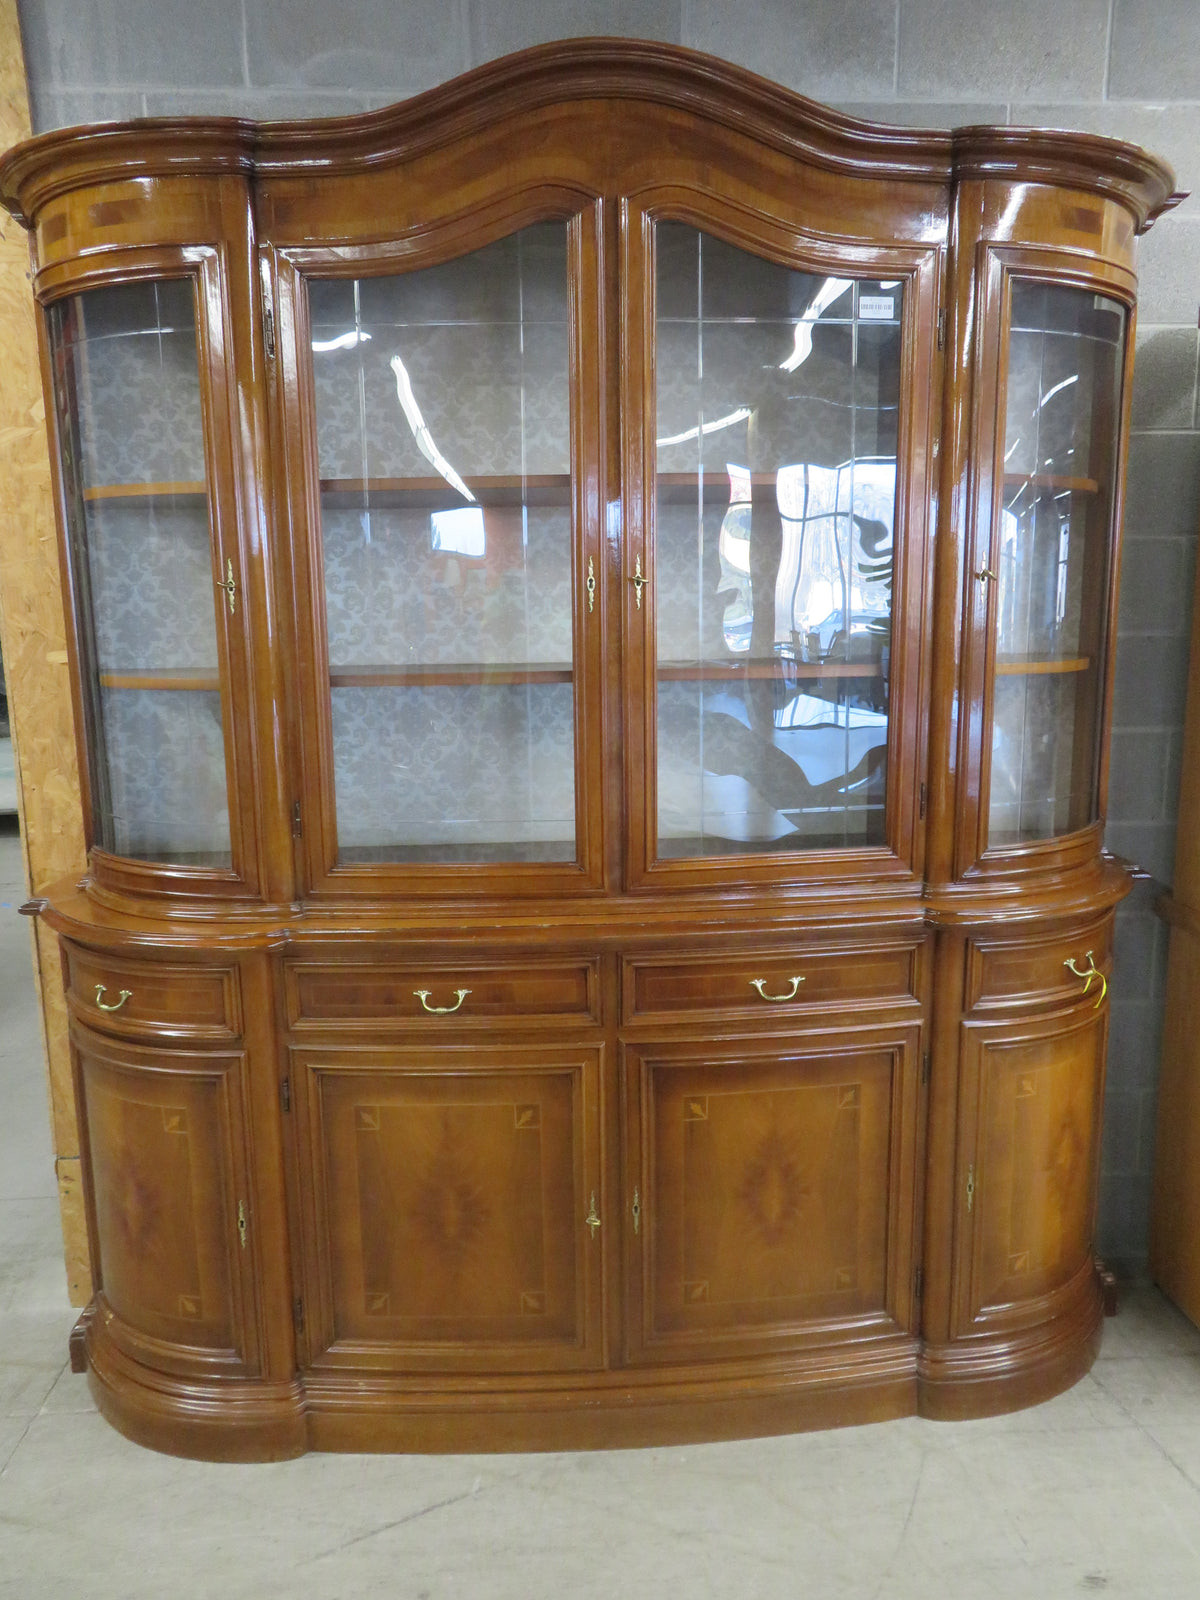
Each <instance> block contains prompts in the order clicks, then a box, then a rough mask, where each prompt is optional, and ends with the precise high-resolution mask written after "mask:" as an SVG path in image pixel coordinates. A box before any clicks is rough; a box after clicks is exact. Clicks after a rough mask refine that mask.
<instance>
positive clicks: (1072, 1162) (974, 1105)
mask: <svg viewBox="0 0 1200 1600" xmlns="http://www.w3.org/2000/svg"><path fill="white" fill-rule="evenodd" d="M1107 1034H1108V1009H1107V1006H1100V1007H1094V1006H1092V1005H1091V1004H1086V1005H1084V1006H1081V1007H1077V1008H1076V1009H1074V1010H1073V1011H1071V1012H1066V1013H1059V1014H1057V1015H1055V1016H1050V1017H1044V1018H1032V1019H1028V1020H1022V1021H1021V1022H1018V1023H1011V1024H1007V1025H1004V1024H999V1023H989V1024H975V1023H966V1024H964V1027H963V1057H962V1071H963V1083H964V1122H963V1138H962V1152H963V1154H962V1159H961V1162H960V1171H959V1175H958V1183H959V1205H960V1213H959V1214H960V1237H961V1247H960V1255H959V1284H960V1297H959V1308H960V1309H959V1316H960V1321H961V1328H960V1331H966V1329H967V1328H969V1327H971V1326H977V1325H980V1324H983V1325H989V1324H992V1323H994V1322H995V1321H996V1320H997V1319H999V1320H1001V1321H1004V1320H1005V1319H1006V1317H1011V1316H1014V1315H1015V1316H1017V1317H1018V1318H1019V1317H1021V1316H1022V1315H1024V1316H1025V1317H1026V1318H1028V1316H1029V1309H1028V1308H1029V1306H1030V1304H1031V1303H1032V1302H1034V1301H1036V1300H1037V1299H1038V1298H1039V1297H1041V1296H1046V1295H1050V1294H1053V1293H1054V1292H1055V1291H1056V1290H1060V1289H1063V1288H1065V1287H1066V1285H1067V1284H1068V1283H1069V1282H1070V1281H1071V1279H1072V1278H1074V1277H1075V1275H1076V1274H1077V1273H1078V1272H1080V1271H1081V1270H1084V1269H1086V1268H1087V1267H1088V1265H1089V1263H1090V1260H1091V1250H1092V1227H1093V1216H1094V1202H1095V1187H1096V1156H1097V1151H1098V1149H1099V1123H1100V1113H1101V1108H1102V1100H1103V1071H1104V1056H1105V1043H1106V1039H1107Z"/></svg>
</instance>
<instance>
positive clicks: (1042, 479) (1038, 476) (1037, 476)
mask: <svg viewBox="0 0 1200 1600" xmlns="http://www.w3.org/2000/svg"><path fill="white" fill-rule="evenodd" d="M1022 484H1028V485H1029V486H1030V487H1031V488H1034V489H1042V490H1046V491H1048V492H1049V493H1052V494H1099V493H1100V485H1099V484H1098V483H1097V482H1096V480H1095V478H1071V477H1068V476H1066V474H1064V473H1057V472H1006V473H1005V474H1004V487H1005V488H1006V489H1007V488H1009V487H1010V486H1011V487H1014V488H1015V487H1019V486H1020V485H1022ZM1010 499H1011V496H1008V495H1006V496H1005V504H1008V503H1009V500H1010Z"/></svg>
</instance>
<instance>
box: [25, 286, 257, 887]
mask: <svg viewBox="0 0 1200 1600" xmlns="http://www.w3.org/2000/svg"><path fill="white" fill-rule="evenodd" d="M49 330H50V348H51V359H52V363H53V369H54V391H55V400H56V404H57V409H58V419H57V421H58V438H59V450H60V454H61V463H62V477H63V487H64V496H65V502H66V513H67V524H68V527H67V532H68V539H69V543H70V549H71V566H72V579H73V585H74V601H75V610H76V616H77V619H78V627H79V655H80V665H81V669H82V676H83V692H84V699H85V704H86V710H87V718H86V723H87V736H88V743H89V747H90V748H89V753H90V778H91V790H92V817H93V828H94V832H95V838H94V840H93V842H94V843H95V844H97V845H99V846H100V847H101V848H103V849H105V850H110V851H112V852H113V853H114V854H116V855H121V856H129V857H132V858H135V859H137V860H142V861H162V862H171V863H174V864H176V865H186V866H207V867H226V868H227V867H229V866H230V865H231V852H230V832H229V797H228V790H227V785H226V773H225V734H224V725H223V720H222V702H221V690H220V673H219V668H218V656H217V627H216V611H215V607H216V605H217V604H218V596H217V591H216V588H215V583H214V574H213V564H212V552H211V538H210V529H209V505H208V483H207V472H206V469H205V460H204V429H203V419H202V408H201V398H200V367H199V359H198V351H197V343H196V311H195V301H194V296H193V290H192V282H191V280H190V279H186V278H182V279H167V280H162V281H157V282H146V283H135V284H125V285H120V286H114V287H111V288H101V289H88V290H86V291H85V292H84V293H82V294H76V295H72V296H70V297H69V298H67V299H64V300H60V301H57V302H55V304H53V305H52V306H51V307H50V309H49ZM220 603H225V601H224V599H223V598H222V599H221V600H220Z"/></svg>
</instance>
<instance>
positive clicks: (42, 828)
mask: <svg viewBox="0 0 1200 1600" xmlns="http://www.w3.org/2000/svg"><path fill="white" fill-rule="evenodd" d="M29 132H30V126H29V103H28V98H27V95H26V89H25V66H24V58H23V56H22V53H21V36H20V30H19V28H18V26H17V7H16V0H0V146H3V147H4V148H6V149H7V147H8V146H9V145H11V144H15V143H16V142H17V140H19V139H24V138H27V137H28V136H29ZM29 273H30V266H29V246H28V240H27V236H26V233H25V230H24V229H23V228H21V227H20V226H18V224H17V223H15V222H13V221H12V219H11V218H9V217H7V216H2V215H0V373H3V382H2V383H0V461H2V462H3V470H2V471H0V653H2V654H3V657H4V676H5V682H6V687H7V690H8V702H9V715H10V720H11V722H12V731H13V745H14V749H15V753H16V762H17V800H18V806H19V809H20V814H21V835H22V838H23V840H24V843H25V870H26V876H27V879H28V882H29V886H30V888H31V890H32V891H33V892H34V893H35V894H36V893H38V892H40V891H41V890H42V889H44V888H45V887H46V886H47V885H48V884H50V883H52V882H53V881H54V880H55V879H56V878H61V877H63V876H64V875H65V874H66V873H69V872H79V871H81V870H82V869H83V866H84V860H85V852H84V840H83V827H82V819H81V809H80V802H79V771H78V767H77V765H76V759H75V739H74V734H73V732H72V726H71V691H70V682H69V678H68V672H67V648H66V636H65V624H64V621H63V603H62V590H61V587H60V582H59V569H58V551H57V541H56V534H55V525H54V503H53V497H52V492H51V487H50V462H49V457H48V454H47V445H46V425H45V412H44V409H43V403H42V387H41V376H40V372H39V368H38V350H37V332H36V324H35V321H34V306H33V300H32V297H31V295H30V292H29ZM53 943H54V941H53V940H52V939H51V938H49V937H47V936H46V935H44V934H41V935H35V937H34V941H33V948H34V973H35V981H36V982H37V986H38V994H39V1000H40V1003H41V1005H42V1011H43V1022H44V1038H45V1043H46V1050H47V1065H48V1082H49V1087H50V1102H51V1116H52V1120H53V1125H54V1135H55V1148H56V1150H57V1152H58V1154H59V1156H60V1157H64V1158H66V1163H60V1166H61V1165H63V1164H68V1165H69V1164H70V1163H71V1162H72V1161H73V1159H74V1158H75V1157H77V1155H78V1135H77V1131H76V1126H75V1114H74V1105H73V1101H72V1097H71V1088H70V1061H69V1057H68V1053H67V1043H66V1006H65V1001H64V998H63V992H62V974H61V969H60V967H59V963H58V960H57V957H56V955H55V953H54V950H53ZM72 1172H73V1177H72V1180H71V1183H70V1184H69V1185H67V1186H65V1187H64V1184H63V1181H62V1178H61V1174H60V1184H59V1194H60V1199H61V1203H62V1219H63V1237H64V1244H65V1248H66V1258H67V1272H68V1279H69V1282H70V1285H71V1298H72V1302H73V1303H74V1304H76V1305H83V1304H85V1303H86V1301H87V1299H88V1297H89V1296H90V1294H91V1284H90V1280H89V1277H88V1272H87V1234H86V1230H85V1229H84V1227H83V1207H82V1202H81V1197H80V1193H79V1185H78V1163H77V1162H75V1163H74V1165H73V1167H72Z"/></svg>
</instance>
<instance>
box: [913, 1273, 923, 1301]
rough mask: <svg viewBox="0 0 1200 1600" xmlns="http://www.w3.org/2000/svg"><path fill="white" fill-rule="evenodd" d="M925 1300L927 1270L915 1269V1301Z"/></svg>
mask: <svg viewBox="0 0 1200 1600" xmlns="http://www.w3.org/2000/svg"><path fill="white" fill-rule="evenodd" d="M924 1298H925V1268H924V1267H915V1268H914V1269H913V1299H914V1300H917V1301H920V1300H923V1299H924Z"/></svg>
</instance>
